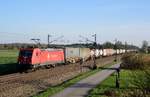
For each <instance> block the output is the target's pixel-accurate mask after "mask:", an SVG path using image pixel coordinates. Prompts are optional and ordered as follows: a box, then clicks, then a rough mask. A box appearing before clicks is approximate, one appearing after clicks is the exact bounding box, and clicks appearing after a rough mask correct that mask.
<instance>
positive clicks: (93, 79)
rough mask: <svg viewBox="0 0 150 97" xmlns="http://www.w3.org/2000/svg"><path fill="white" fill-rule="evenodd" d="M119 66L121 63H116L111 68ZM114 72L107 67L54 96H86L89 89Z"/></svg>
mask: <svg viewBox="0 0 150 97" xmlns="http://www.w3.org/2000/svg"><path fill="white" fill-rule="evenodd" d="M119 66H120V64H115V65H113V66H111V67H110V68H118V67H119ZM114 72H115V70H114V69H105V70H102V71H99V72H98V73H96V74H94V75H92V76H89V77H87V78H86V79H83V80H81V81H79V82H77V83H76V84H74V85H72V86H70V87H68V88H66V89H65V90H63V91H61V92H60V93H58V94H56V95H54V96H52V97H84V96H86V95H87V94H88V91H89V90H91V89H92V88H94V87H96V86H97V85H98V84H99V83H100V82H102V81H103V80H105V79H106V78H107V77H109V76H110V75H111V74H112V73H114Z"/></svg>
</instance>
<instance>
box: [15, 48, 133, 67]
mask: <svg viewBox="0 0 150 97" xmlns="http://www.w3.org/2000/svg"><path fill="white" fill-rule="evenodd" d="M131 51H134V50H125V49H117V50H114V49H90V48H73V47H65V48H61V49H57V48H48V49H39V48H27V49H20V53H19V57H18V65H17V68H18V69H29V68H30V69H34V68H37V67H40V66H45V67H47V68H49V67H51V66H53V67H55V65H58V64H67V63H77V62H80V61H81V60H82V61H87V60H89V59H90V58H91V57H93V56H94V57H96V58H98V57H101V56H102V57H107V56H112V55H114V54H123V53H125V52H131Z"/></svg>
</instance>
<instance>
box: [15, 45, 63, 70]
mask: <svg viewBox="0 0 150 97" xmlns="http://www.w3.org/2000/svg"><path fill="white" fill-rule="evenodd" d="M64 55H65V54H64V50H63V49H39V48H30V49H20V53H19V57H18V68H19V69H27V68H36V67H39V66H44V65H45V66H54V65H55V64H58V63H65V56H64Z"/></svg>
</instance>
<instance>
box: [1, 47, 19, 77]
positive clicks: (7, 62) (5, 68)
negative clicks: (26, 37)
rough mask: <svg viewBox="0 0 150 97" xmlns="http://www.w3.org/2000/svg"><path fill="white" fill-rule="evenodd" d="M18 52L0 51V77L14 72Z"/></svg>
mask: <svg viewBox="0 0 150 97" xmlns="http://www.w3.org/2000/svg"><path fill="white" fill-rule="evenodd" d="M17 57H18V50H0V75H3V74H8V73H12V72H16V63H17Z"/></svg>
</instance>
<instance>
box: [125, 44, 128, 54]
mask: <svg viewBox="0 0 150 97" xmlns="http://www.w3.org/2000/svg"><path fill="white" fill-rule="evenodd" d="M127 45H128V44H127V42H125V53H127Z"/></svg>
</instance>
